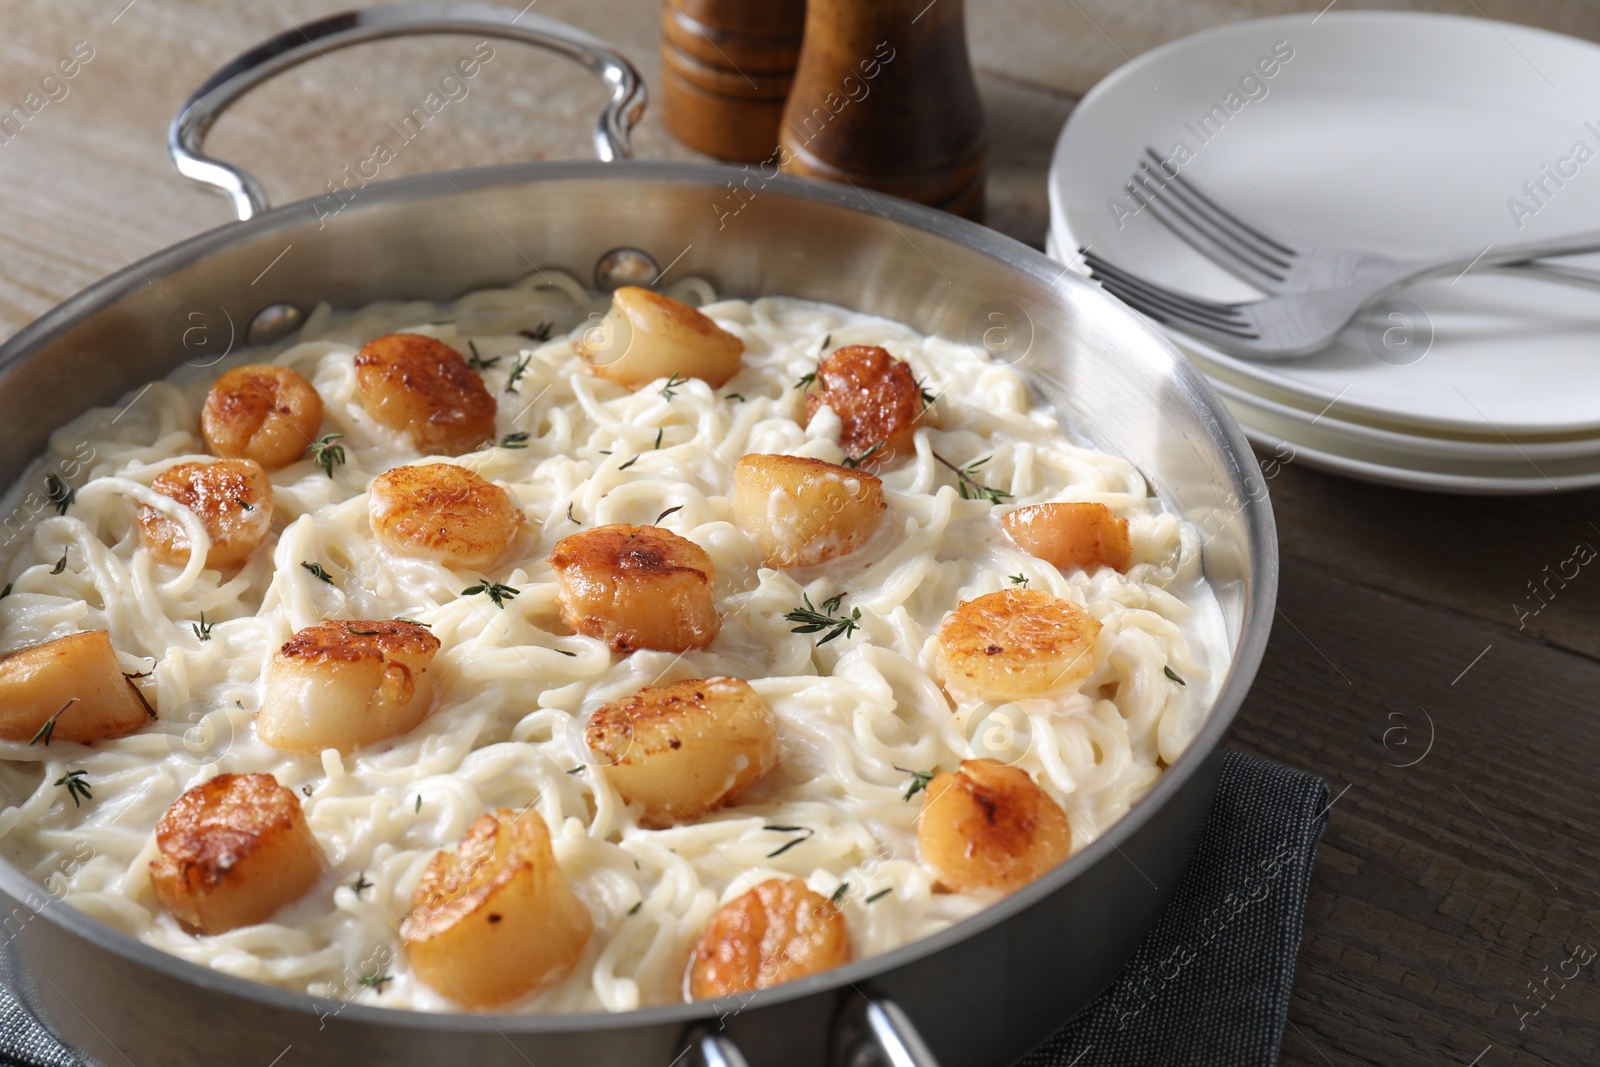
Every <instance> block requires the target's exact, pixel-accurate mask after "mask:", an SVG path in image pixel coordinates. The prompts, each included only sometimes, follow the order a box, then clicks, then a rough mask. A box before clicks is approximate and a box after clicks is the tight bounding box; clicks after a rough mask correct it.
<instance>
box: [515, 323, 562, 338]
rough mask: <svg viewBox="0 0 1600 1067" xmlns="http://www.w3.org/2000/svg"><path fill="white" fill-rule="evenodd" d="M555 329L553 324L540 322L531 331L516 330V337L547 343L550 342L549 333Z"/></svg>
mask: <svg viewBox="0 0 1600 1067" xmlns="http://www.w3.org/2000/svg"><path fill="white" fill-rule="evenodd" d="M555 328H556V324H555V323H553V322H540V323H539V325H537V326H535V327H534V328H533V329H531V330H518V331H517V336H518V337H526V338H527V339H528V340H530V341H548V340H550V331H551V330H554V329H555Z"/></svg>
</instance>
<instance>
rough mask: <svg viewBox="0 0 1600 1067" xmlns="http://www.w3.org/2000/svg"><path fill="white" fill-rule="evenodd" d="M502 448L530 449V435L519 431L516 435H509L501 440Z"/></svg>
mask: <svg viewBox="0 0 1600 1067" xmlns="http://www.w3.org/2000/svg"><path fill="white" fill-rule="evenodd" d="M500 447H501V448H527V447H528V435H527V433H526V432H524V431H522V430H518V431H517V432H515V433H508V434H506V435H505V436H504V437H502V438H500Z"/></svg>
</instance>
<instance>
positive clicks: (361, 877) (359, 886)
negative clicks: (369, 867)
mask: <svg viewBox="0 0 1600 1067" xmlns="http://www.w3.org/2000/svg"><path fill="white" fill-rule="evenodd" d="M350 888H351V889H354V890H355V891H356V896H358V897H359V896H360V895H361V894H362V892H363V891H364V890H367V889H371V888H372V883H371V882H369V881H367V872H366V871H362V872H361V873H360V874H358V875H356V880H355V881H353V882H351V883H350Z"/></svg>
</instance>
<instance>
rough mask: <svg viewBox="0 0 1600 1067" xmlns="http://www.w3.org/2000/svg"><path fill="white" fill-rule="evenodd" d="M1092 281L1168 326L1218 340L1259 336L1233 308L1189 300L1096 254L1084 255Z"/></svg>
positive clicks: (1248, 321)
mask: <svg viewBox="0 0 1600 1067" xmlns="http://www.w3.org/2000/svg"><path fill="white" fill-rule="evenodd" d="M1085 259H1086V260H1092V261H1091V262H1090V269H1091V271H1092V276H1093V277H1094V278H1095V280H1097V281H1099V282H1100V284H1101V285H1102V286H1104V287H1105V288H1106V290H1107V291H1108V292H1110V293H1111V294H1112V295H1113V296H1115V297H1117V298H1118V299H1120V300H1122V301H1123V302H1124V303H1126V304H1128V305H1130V306H1131V307H1133V308H1134V309H1135V310H1137V311H1140V312H1143V313H1144V314H1146V315H1148V316H1149V317H1151V318H1153V319H1156V320H1157V321H1158V322H1162V323H1165V324H1168V325H1178V326H1180V327H1182V328H1184V329H1186V330H1188V331H1190V332H1193V333H1197V334H1199V335H1202V336H1208V337H1212V338H1215V339H1219V340H1234V341H1239V340H1247V341H1253V340H1257V339H1259V337H1260V333H1259V331H1258V330H1257V329H1256V328H1255V325H1254V323H1252V322H1251V321H1250V319H1249V318H1248V317H1247V316H1245V315H1243V314H1242V313H1240V312H1239V311H1238V310H1237V309H1236V308H1232V307H1225V306H1221V305H1207V304H1203V303H1199V302H1197V301H1193V300H1191V299H1189V298H1187V297H1184V296H1183V295H1182V294H1179V293H1173V292H1171V291H1170V290H1167V289H1163V288H1162V287H1160V286H1158V285H1155V284H1153V283H1149V282H1142V281H1141V280H1139V279H1135V278H1133V277H1132V276H1131V275H1129V274H1127V273H1125V272H1123V271H1120V270H1117V269H1116V268H1115V267H1111V266H1110V265H1109V264H1107V263H1105V262H1104V261H1103V260H1099V259H1098V257H1088V256H1086V257H1085Z"/></svg>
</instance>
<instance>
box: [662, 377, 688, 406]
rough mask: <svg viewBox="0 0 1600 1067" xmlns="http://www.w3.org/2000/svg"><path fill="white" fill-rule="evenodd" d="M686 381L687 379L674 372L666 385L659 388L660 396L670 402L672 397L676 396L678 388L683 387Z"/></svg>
mask: <svg viewBox="0 0 1600 1067" xmlns="http://www.w3.org/2000/svg"><path fill="white" fill-rule="evenodd" d="M688 381H689V379H687V378H685V377H683V376H682V375H681V374H678V373H677V372H676V371H674V372H673V374H672V377H670V378H668V379H667V384H666V385H663V386H662V387H661V395H662V396H664V397H666V398H667V399H668V400H671V399H672V398H673V397H675V396H677V395H678V387H679V386H681V385H684V384H685V383H687V382H688Z"/></svg>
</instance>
